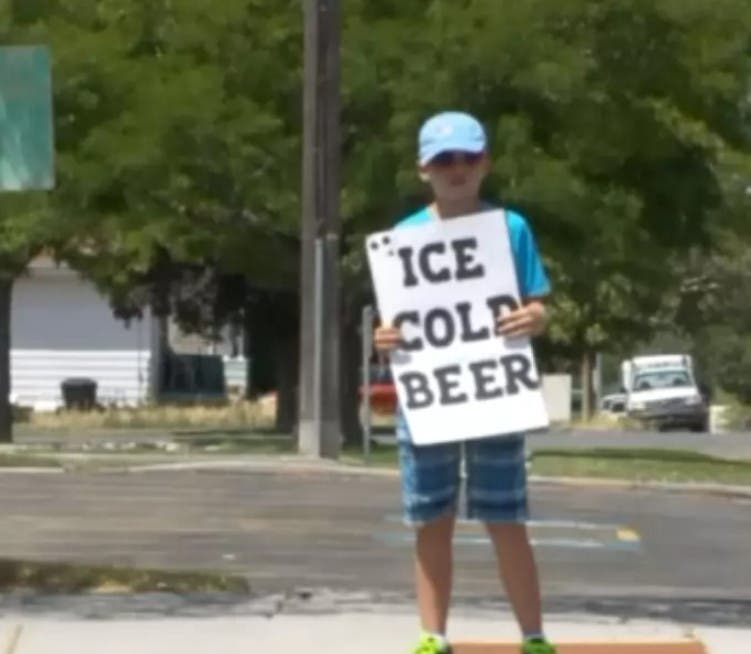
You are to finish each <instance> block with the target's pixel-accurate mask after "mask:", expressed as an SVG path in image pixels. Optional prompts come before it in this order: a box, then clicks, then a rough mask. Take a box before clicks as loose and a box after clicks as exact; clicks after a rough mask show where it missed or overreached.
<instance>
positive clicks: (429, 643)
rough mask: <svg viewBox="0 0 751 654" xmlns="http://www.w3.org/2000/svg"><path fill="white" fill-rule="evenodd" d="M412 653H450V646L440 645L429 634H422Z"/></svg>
mask: <svg viewBox="0 0 751 654" xmlns="http://www.w3.org/2000/svg"><path fill="white" fill-rule="evenodd" d="M412 654H451V647H448V646H445V645H442V644H441V643H439V642H438V641H437V640H436V639H435V638H433V636H431V635H429V634H423V635H422V636H420V642H419V643H417V647H416V648H415V649H414V650H412Z"/></svg>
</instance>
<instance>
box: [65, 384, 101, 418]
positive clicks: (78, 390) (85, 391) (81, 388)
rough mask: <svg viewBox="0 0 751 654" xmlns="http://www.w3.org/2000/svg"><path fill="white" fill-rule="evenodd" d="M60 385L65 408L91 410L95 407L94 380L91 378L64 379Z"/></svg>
mask: <svg viewBox="0 0 751 654" xmlns="http://www.w3.org/2000/svg"><path fill="white" fill-rule="evenodd" d="M60 387H61V389H62V392H63V402H64V403H65V408H66V409H78V410H79V411H91V410H92V409H94V407H96V382H95V381H94V380H93V379H86V378H73V379H64V380H63V382H62V383H61V384H60Z"/></svg>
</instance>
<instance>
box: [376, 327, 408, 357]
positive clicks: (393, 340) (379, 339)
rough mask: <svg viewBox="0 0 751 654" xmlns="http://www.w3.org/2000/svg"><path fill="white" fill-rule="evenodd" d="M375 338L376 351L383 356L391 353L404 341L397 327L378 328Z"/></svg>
mask: <svg viewBox="0 0 751 654" xmlns="http://www.w3.org/2000/svg"><path fill="white" fill-rule="evenodd" d="M373 336H374V338H373V342H374V343H375V347H376V350H378V352H380V353H381V354H388V353H390V352H391V351H392V350H394V349H395V348H397V347H398V346H399V344H400V343H401V340H402V332H401V330H400V329H397V328H396V327H390V326H389V325H382V326H381V327H376V328H375V331H374V333H373Z"/></svg>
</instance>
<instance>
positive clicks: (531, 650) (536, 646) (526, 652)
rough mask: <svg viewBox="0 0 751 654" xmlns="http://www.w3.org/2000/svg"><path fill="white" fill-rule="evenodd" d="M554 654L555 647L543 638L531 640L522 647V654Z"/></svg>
mask: <svg viewBox="0 0 751 654" xmlns="http://www.w3.org/2000/svg"><path fill="white" fill-rule="evenodd" d="M555 652H556V650H555V647H553V646H552V645H551V644H550V643H549V642H548V641H547V640H544V639H543V638H533V639H532V640H528V641H526V642H525V643H524V645H523V646H522V654H555Z"/></svg>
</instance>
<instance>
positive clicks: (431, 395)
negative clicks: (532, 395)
mask: <svg viewBox="0 0 751 654" xmlns="http://www.w3.org/2000/svg"><path fill="white" fill-rule="evenodd" d="M533 370H534V368H533V365H532V361H531V360H530V359H529V358H527V357H526V356H524V355H522V354H508V355H505V356H502V357H500V358H499V359H484V360H481V361H475V362H472V363H470V364H468V365H467V366H466V367H464V368H463V367H462V366H460V365H458V364H457V365H450V366H444V367H441V368H435V369H434V370H433V371H432V376H429V375H426V374H423V373H421V372H405V373H403V374H401V375H399V377H398V380H399V383H400V384H402V387H403V388H404V391H405V396H406V398H407V408H409V409H427V408H429V407H431V406H433V405H435V404H436V403H437V404H439V405H441V406H449V405H455V404H464V403H466V402H469V401H470V400H476V401H482V400H492V399H496V398H499V397H504V396H511V395H517V394H519V393H521V392H523V391H524V390H529V391H532V390H536V389H538V388H539V386H540V384H539V381H538V380H537V379H535V378H534V376H533V375H534V372H533Z"/></svg>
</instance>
